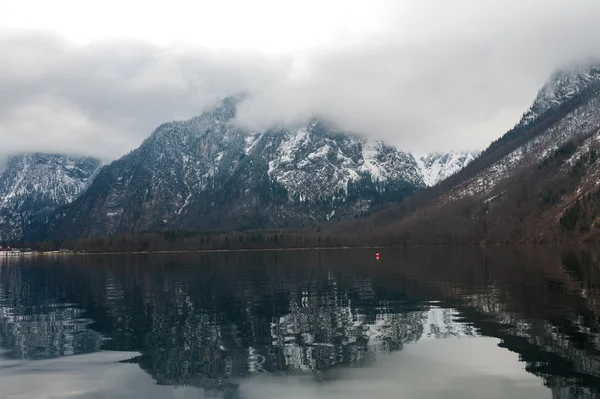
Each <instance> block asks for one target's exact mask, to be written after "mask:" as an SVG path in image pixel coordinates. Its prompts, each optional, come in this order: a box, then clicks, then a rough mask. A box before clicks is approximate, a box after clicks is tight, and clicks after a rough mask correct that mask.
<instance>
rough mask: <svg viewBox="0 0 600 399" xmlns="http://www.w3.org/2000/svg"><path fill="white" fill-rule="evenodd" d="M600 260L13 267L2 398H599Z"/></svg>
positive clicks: (222, 256) (3, 325) (364, 254)
mask: <svg viewBox="0 0 600 399" xmlns="http://www.w3.org/2000/svg"><path fill="white" fill-rule="evenodd" d="M376 252H380V253H381V259H380V260H379V261H376V260H375V253H376ZM599 255H600V249H597V248H588V247H586V248H563V249H557V248H550V247H520V248H509V247H492V248H480V247H473V248H452V247H448V248H414V249H379V250H365V249H348V250H322V251H272V252H268V251H267V252H229V253H200V254H143V255H86V256H56V257H49V256H48V257H47V256H40V257H35V258H33V257H32V258H22V259H0V397H1V398H144V399H154V398H157V399H158V398H198V397H215V398H240V399H261V398H309V399H312V398H315V399H316V398H327V399H334V398H336V399H337V398H340V399H341V398H400V397H401V398H581V397H583V398H587V397H589V398H594V397H600V356H599V354H600V352H599V348H600V263H599V262H600V259H599Z"/></svg>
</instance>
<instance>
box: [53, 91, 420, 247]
mask: <svg viewBox="0 0 600 399" xmlns="http://www.w3.org/2000/svg"><path fill="white" fill-rule="evenodd" d="M235 114H236V100H234V99H230V98H228V99H225V100H223V102H222V103H221V104H219V105H218V106H217V107H215V108H214V109H211V110H208V111H206V112H203V113H202V114H201V115H199V116H197V117H194V118H192V119H190V120H187V121H179V122H171V123H165V124H163V125H161V126H160V127H158V128H157V129H156V131H154V133H152V135H151V136H150V137H149V138H148V139H146V140H145V141H144V142H143V143H142V145H141V146H140V147H139V148H138V149H136V150H134V151H132V152H131V153H130V154H128V155H126V156H124V157H122V158H121V159H119V160H117V161H115V162H113V163H111V164H110V165H108V166H106V167H104V168H103V169H102V170H101V171H100V172H99V173H98V176H97V177H96V179H95V180H94V182H93V184H91V185H90V187H89V189H87V191H86V192H85V193H84V194H83V195H81V197H79V198H78V199H77V200H76V201H74V202H73V203H72V204H71V205H70V206H67V207H64V208H63V209H61V211H60V212H59V214H58V215H57V216H56V220H55V221H54V222H53V225H52V234H51V235H50V237H85V236H90V235H106V234H113V233H119V232H130V231H140V230H177V229H185V230H232V229H249V228H265V227H300V226H302V225H303V224H313V223H315V222H317V221H326V220H331V219H338V218H339V219H345V218H354V217H357V216H361V215H365V214H368V213H370V212H372V211H373V210H376V209H378V208H380V207H382V206H383V205H384V204H385V203H388V202H395V201H399V200H400V199H402V198H404V197H405V196H408V195H411V194H412V193H413V192H415V191H416V190H418V189H421V188H423V187H425V183H424V181H423V178H422V176H421V172H420V169H419V167H418V164H417V162H416V160H415V159H414V157H413V156H412V155H411V154H409V153H406V152H403V151H400V150H398V149H396V148H395V147H392V146H389V145H386V144H384V143H382V142H378V141H372V140H365V139H362V138H359V137H357V136H354V135H351V134H348V133H345V132H341V131H339V130H337V129H336V128H335V127H334V126H332V125H331V124H329V123H327V122H326V121H324V120H322V119H315V120H313V121H312V122H311V123H309V124H308V125H306V126H303V127H300V128H298V129H296V130H284V129H282V128H278V129H270V130H265V131H260V132H255V131H250V130H247V129H245V128H241V127H239V126H236V125H235V124H234V123H233V122H234V118H235Z"/></svg>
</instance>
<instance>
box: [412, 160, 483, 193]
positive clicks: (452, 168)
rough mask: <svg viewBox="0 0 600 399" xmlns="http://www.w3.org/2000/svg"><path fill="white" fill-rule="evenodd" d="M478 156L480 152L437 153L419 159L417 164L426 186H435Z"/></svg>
mask: <svg viewBox="0 0 600 399" xmlns="http://www.w3.org/2000/svg"><path fill="white" fill-rule="evenodd" d="M478 155H479V151H463V152H458V151H449V152H445V153H440V152H435V153H431V154H428V155H424V156H421V157H419V158H418V159H417V164H418V165H419V169H420V171H421V176H422V179H423V182H424V183H425V185H427V186H434V185H436V184H437V183H439V182H440V181H442V180H444V179H446V178H448V177H450V176H452V175H453V174H455V173H456V172H458V171H459V170H461V169H462V168H464V167H465V166H467V164H469V162H471V161H472V160H474V159H475V158H477V156H478Z"/></svg>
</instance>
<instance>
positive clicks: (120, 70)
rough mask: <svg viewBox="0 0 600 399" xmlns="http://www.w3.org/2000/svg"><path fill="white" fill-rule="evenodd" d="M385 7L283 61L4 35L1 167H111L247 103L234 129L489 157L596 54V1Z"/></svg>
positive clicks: (38, 34) (466, 1) (30, 33)
mask: <svg viewBox="0 0 600 399" xmlns="http://www.w3.org/2000/svg"><path fill="white" fill-rule="evenodd" d="M382 4H383V3H382ZM385 4H386V5H385V7H387V8H386V11H387V12H386V18H385V20H382V21H381V22H380V25H379V26H378V29H374V30H372V31H369V32H366V33H364V34H361V35H360V36H353V37H352V39H351V40H350V39H349V40H344V41H340V42H335V43H321V44H319V45H316V46H314V47H310V48H303V49H295V50H294V51H291V52H280V53H278V54H267V53H264V52H260V51H254V50H252V49H245V50H240V49H221V50H215V49H211V48H210V47H207V46H201V45H190V44H185V43H184V44H172V45H161V44H156V43H150V42H144V41H143V40H141V39H139V38H137V39H135V40H133V39H127V40H125V39H119V40H117V39H115V38H107V39H106V40H97V41H93V42H91V43H87V44H74V43H73V42H72V41H69V40H67V39H65V38H64V37H62V36H61V35H60V34H58V33H56V32H48V31H35V30H27V31H24V30H15V29H12V28H11V29H8V28H7V29H3V30H0V52H1V53H2V54H3V60H4V61H3V62H2V63H0V88H1V90H0V91H1V93H2V95H0V137H1V138H2V139H3V145H2V146H1V148H0V159H1V158H2V157H6V155H8V154H11V153H18V152H32V151H43V152H55V153H65V154H73V155H91V156H95V157H99V158H101V159H102V160H104V161H108V160H112V159H115V158H117V157H119V156H121V155H123V154H124V153H127V152H128V151H129V150H131V149H134V148H136V147H137V146H139V145H140V143H141V142H142V141H143V140H144V139H145V138H146V137H148V135H149V134H150V133H151V132H152V131H153V130H154V129H155V128H156V127H157V126H158V125H160V124H161V123H164V122H167V121H171V120H180V119H186V118H190V117H192V116H195V115H198V114H200V113H201V112H202V110H204V109H206V108H207V107H210V106H212V105H214V104H215V103H216V101H218V99H219V98H223V97H226V96H229V95H235V94H239V93H245V94H246V95H247V96H246V99H245V100H244V101H243V102H242V103H241V104H240V105H239V109H238V117H237V120H236V123H237V124H239V125H242V126H245V127H248V128H251V129H256V130H262V129H266V128H268V127H270V126H273V125H281V124H283V125H286V126H289V127H294V126H297V125H299V124H301V123H303V122H305V121H306V120H308V119H309V118H311V117H314V116H322V117H325V118H327V119H330V120H331V121H332V122H333V123H335V124H337V125H338V126H340V127H341V128H342V129H345V130H348V131H351V132H355V133H359V134H363V135H365V136H368V137H373V138H376V139H381V140H385V141H386V142H389V143H391V144H395V145H397V146H398V147H400V148H401V149H404V150H409V151H415V152H420V153H422V152H431V151H445V150H450V149H456V150H473V149H483V148H485V147H486V146H487V145H488V144H489V143H490V142H491V141H492V140H494V139H496V138H498V137H499V136H501V135H502V134H503V133H504V132H506V131H507V130H508V129H510V128H511V127H512V126H513V125H514V124H515V123H516V122H518V120H519V118H520V116H521V115H522V114H523V113H524V112H525V111H526V109H527V108H528V106H529V105H530V104H531V102H532V100H533V98H534V97H535V95H536V93H537V91H538V90H539V89H540V87H541V86H542V85H543V84H544V82H545V81H546V80H547V79H548V77H549V76H550V75H551V73H552V72H553V71H555V70H556V69H557V68H565V67H570V66H571V65H575V64H580V63H587V62H590V60H595V59H597V57H598V56H599V55H600V49H599V48H598V45H597V40H596V38H597V37H600V25H598V24H597V21H596V19H597V18H596V17H597V15H600V3H598V2H594V1H587V0H576V1H573V2H569V3H568V6H567V3H565V2H563V1H558V0H552V1H538V0H531V1H528V2H518V1H516V0H509V1H505V2H502V3H501V4H499V3H496V2H493V3H492V2H487V1H483V2H482V1H473V0H461V1H457V2H452V3H448V2H441V1H434V0H429V1H424V2H423V1H419V2H416V1H408V2H406V3H402V4H400V3H397V2H387V3H385ZM306 29H310V21H306ZM240 34H242V35H243V32H240ZM276 34H277V32H273V35H276Z"/></svg>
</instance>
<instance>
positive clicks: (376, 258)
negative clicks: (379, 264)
mask: <svg viewBox="0 0 600 399" xmlns="http://www.w3.org/2000/svg"><path fill="white" fill-rule="evenodd" d="M375 260H379V252H377V253H376V254H375Z"/></svg>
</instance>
